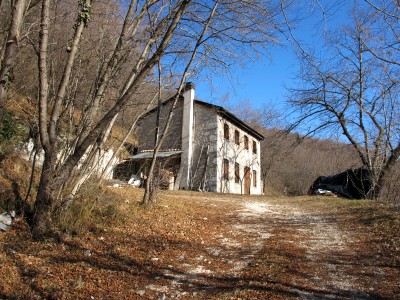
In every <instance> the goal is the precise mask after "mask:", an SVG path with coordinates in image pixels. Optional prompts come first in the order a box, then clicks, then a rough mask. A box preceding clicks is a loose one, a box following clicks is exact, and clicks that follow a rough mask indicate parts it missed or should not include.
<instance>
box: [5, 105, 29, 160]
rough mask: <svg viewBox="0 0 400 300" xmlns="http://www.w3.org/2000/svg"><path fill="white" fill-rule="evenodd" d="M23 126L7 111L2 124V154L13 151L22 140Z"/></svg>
mask: <svg viewBox="0 0 400 300" xmlns="http://www.w3.org/2000/svg"><path fill="white" fill-rule="evenodd" d="M23 133H24V130H23V126H21V124H19V123H18V122H17V120H15V119H14V117H13V115H12V114H11V113H10V112H5V113H4V115H3V120H2V122H1V124H0V154H2V155H7V154H9V153H11V152H12V151H13V150H14V148H15V146H16V145H17V144H18V143H19V142H20V141H21V140H22V135H23Z"/></svg>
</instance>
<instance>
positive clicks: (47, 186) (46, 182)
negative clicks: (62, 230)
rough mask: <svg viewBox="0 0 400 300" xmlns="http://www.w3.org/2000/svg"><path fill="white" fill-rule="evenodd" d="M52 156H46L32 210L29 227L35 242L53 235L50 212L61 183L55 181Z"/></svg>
mask: <svg viewBox="0 0 400 300" xmlns="http://www.w3.org/2000/svg"><path fill="white" fill-rule="evenodd" d="M53 156H54V155H47V154H46V157H45V160H44V162H43V168H42V174H41V176H40V182H39V187H38V193H37V196H36V201H35V206H34V208H33V218H32V221H31V224H30V226H31V229H32V237H33V238H34V239H35V240H41V239H44V238H47V237H50V236H51V235H52V234H53V227H52V210H53V206H54V203H55V202H56V199H57V195H58V193H59V191H60V190H61V187H62V183H60V182H61V181H59V180H57V179H58V178H57V177H56V174H55V171H54V169H53V168H52V167H53V166H54V163H53V160H54V157H53Z"/></svg>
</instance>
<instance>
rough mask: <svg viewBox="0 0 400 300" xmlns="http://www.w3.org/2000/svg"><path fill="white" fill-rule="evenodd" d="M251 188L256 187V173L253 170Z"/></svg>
mask: <svg viewBox="0 0 400 300" xmlns="http://www.w3.org/2000/svg"><path fill="white" fill-rule="evenodd" d="M253 186H254V187H257V171H256V170H253Z"/></svg>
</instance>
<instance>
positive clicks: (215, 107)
mask: <svg viewBox="0 0 400 300" xmlns="http://www.w3.org/2000/svg"><path fill="white" fill-rule="evenodd" d="M180 97H182V96H180ZM174 99H175V97H171V98H169V99H167V100H166V101H164V102H163V103H162V104H163V105H165V104H167V103H169V102H171V101H173V100H174ZM182 99H183V97H182ZM194 104H198V105H201V106H203V107H207V108H210V109H213V110H215V111H216V112H217V113H218V114H219V115H222V116H224V117H225V118H226V119H228V120H229V121H231V122H232V123H233V124H235V125H236V126H237V127H239V128H241V129H242V130H244V131H246V132H247V133H249V134H251V135H253V136H255V137H256V138H258V139H259V140H263V139H264V136H263V135H262V134H261V133H259V132H258V131H257V130H255V129H254V128H252V127H251V126H249V125H248V124H246V123H245V122H244V121H243V120H241V119H240V118H238V117H237V116H235V115H234V114H233V113H231V112H229V111H227V110H226V109H225V108H223V107H222V106H219V105H215V104H211V103H208V102H204V101H201V100H198V99H194ZM156 110H157V107H154V108H153V109H150V110H149V111H147V112H146V113H144V114H143V115H142V116H141V117H140V119H143V118H145V117H147V116H148V115H149V114H151V113H152V112H154V111H156Z"/></svg>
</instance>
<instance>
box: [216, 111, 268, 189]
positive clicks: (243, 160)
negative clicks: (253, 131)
mask: <svg viewBox="0 0 400 300" xmlns="http://www.w3.org/2000/svg"><path fill="white" fill-rule="evenodd" d="M225 123H226V124H228V126H229V140H226V139H225V138H224V124H225ZM235 130H238V131H239V145H236V144H235V136H234V132H235ZM245 135H246V136H247V137H248V138H249V149H245V148H244V136H245ZM253 141H255V142H256V145H257V154H254V153H253ZM217 148H218V156H217V191H218V192H222V193H234V194H241V193H243V194H244V167H245V166H247V167H249V168H250V181H251V184H250V194H253V195H259V194H262V187H261V165H260V141H259V140H258V139H256V138H255V137H253V136H252V135H250V134H249V133H247V132H245V131H243V130H242V129H240V128H239V127H237V126H235V125H234V124H232V123H230V122H229V121H228V120H226V119H225V118H223V117H222V116H219V117H218V142H217ZM224 159H228V161H229V180H225V179H224V178H223V170H222V169H223V167H222V165H223V160H224ZM235 162H237V163H239V166H240V167H239V176H240V180H239V183H235ZM253 171H256V176H257V185H256V186H255V187H254V185H253Z"/></svg>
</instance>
